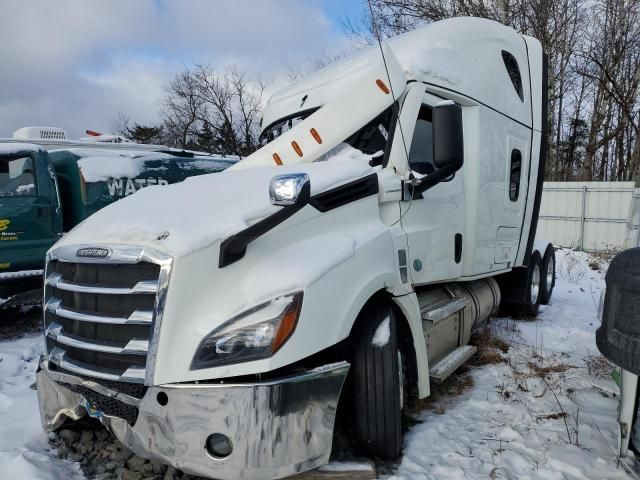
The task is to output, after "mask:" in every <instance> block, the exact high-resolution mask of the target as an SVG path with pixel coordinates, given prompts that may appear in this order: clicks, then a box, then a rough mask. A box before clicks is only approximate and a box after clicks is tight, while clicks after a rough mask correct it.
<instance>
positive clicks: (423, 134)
mask: <svg viewBox="0 0 640 480" xmlns="http://www.w3.org/2000/svg"><path fill="white" fill-rule="evenodd" d="M409 165H410V166H411V170H413V171H415V172H418V173H421V174H423V175H429V174H430V173H433V172H434V171H435V167H434V165H433V122H432V117H431V107H428V106H426V105H422V107H420V113H419V114H418V119H417V120H416V128H415V130H414V132H413V139H412V140H411V150H409Z"/></svg>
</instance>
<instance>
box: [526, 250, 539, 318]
mask: <svg viewBox="0 0 640 480" xmlns="http://www.w3.org/2000/svg"><path fill="white" fill-rule="evenodd" d="M527 270H528V272H527V274H528V277H527V292H526V300H525V302H524V303H523V304H522V305H521V310H522V313H524V314H525V315H526V316H528V317H535V316H536V315H538V310H539V309H540V301H541V300H542V258H541V257H540V252H538V251H535V252H533V253H532V254H531V260H529V268H528V269H527Z"/></svg>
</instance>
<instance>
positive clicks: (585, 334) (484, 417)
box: [390, 250, 638, 480]
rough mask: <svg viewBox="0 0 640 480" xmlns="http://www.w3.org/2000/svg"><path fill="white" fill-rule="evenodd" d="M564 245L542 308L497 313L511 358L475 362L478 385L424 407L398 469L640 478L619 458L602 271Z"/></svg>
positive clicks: (401, 474)
mask: <svg viewBox="0 0 640 480" xmlns="http://www.w3.org/2000/svg"><path fill="white" fill-rule="evenodd" d="M556 255H557V261H558V268H559V271H558V272H557V281H556V287H555V290H554V293H553V298H552V300H551V304H550V305H548V306H542V307H541V312H540V314H539V316H538V318H537V319H536V320H534V321H526V320H513V319H494V320H492V322H491V329H492V332H493V333H494V334H495V335H497V336H499V337H500V338H502V339H504V340H506V341H507V342H508V343H510V344H511V348H510V350H509V352H508V353H507V354H506V355H505V357H506V360H507V362H508V363H499V364H497V365H487V366H483V367H478V368H474V369H472V370H471V371H470V376H471V378H472V379H473V387H472V388H470V389H469V390H468V391H466V392H465V393H463V394H462V395H460V396H458V397H453V398H448V399H446V400H445V402H444V405H439V408H438V409H434V410H426V411H424V412H423V413H422V414H421V415H420V421H421V423H419V424H418V425H417V426H415V427H413V428H412V429H411V430H410V432H409V433H408V434H407V436H406V438H405V447H404V457H403V458H402V461H401V463H400V466H399V467H398V469H397V474H396V476H395V477H390V478H402V479H405V478H411V479H443V478H455V479H476V478H477V479H487V478H490V479H518V480H525V479H549V480H555V479H558V480H560V479H563V480H574V479H575V480H577V479H594V480H595V479H598V480H600V479H627V478H637V476H636V474H631V475H630V474H628V473H627V472H626V471H625V469H624V468H623V467H622V466H621V467H620V468H617V463H616V459H615V454H614V452H615V451H616V449H617V425H616V414H617V412H616V409H617V406H618V397H617V395H618V387H617V386H616V385H615V383H614V382H613V381H612V380H611V378H610V376H609V372H608V371H607V367H606V364H604V363H603V362H600V361H599V360H601V357H600V356H599V352H598V350H597V348H596V345H595V330H596V328H597V327H598V326H599V323H600V322H599V320H598V316H597V312H598V304H599V298H600V292H601V290H602V289H603V287H604V271H600V272H598V271H594V270H592V269H591V268H589V266H588V262H589V260H590V257H589V256H588V255H587V254H584V253H579V252H570V251H567V250H560V251H558V252H557V254H556ZM603 267H606V264H604V265H603ZM436 410H437V411H438V412H439V413H440V414H438V413H436ZM626 463H628V464H629V465H631V467H628V466H627V468H634V469H635V471H638V470H637V468H638V467H637V464H635V465H633V464H634V463H635V462H633V461H631V460H630V461H628V462H626Z"/></svg>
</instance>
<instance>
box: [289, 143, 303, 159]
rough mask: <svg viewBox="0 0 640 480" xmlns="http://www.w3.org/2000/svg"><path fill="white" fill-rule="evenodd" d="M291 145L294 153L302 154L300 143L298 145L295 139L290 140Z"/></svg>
mask: <svg viewBox="0 0 640 480" xmlns="http://www.w3.org/2000/svg"><path fill="white" fill-rule="evenodd" d="M291 146H292V147H293V149H294V150H295V151H296V153H297V154H298V156H299V157H301V156H302V149H301V148H300V145H298V142H296V141H295V140H294V141H293V142H291Z"/></svg>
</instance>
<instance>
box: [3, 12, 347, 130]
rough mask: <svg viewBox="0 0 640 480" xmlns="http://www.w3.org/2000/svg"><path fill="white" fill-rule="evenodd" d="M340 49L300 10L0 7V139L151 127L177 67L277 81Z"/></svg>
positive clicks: (327, 29) (339, 41)
mask: <svg viewBox="0 0 640 480" xmlns="http://www.w3.org/2000/svg"><path fill="white" fill-rule="evenodd" d="M346 43H347V42H346V40H345V38H344V37H343V36H342V35H340V34H339V33H337V32H336V29H335V25H333V24H332V22H331V21H330V20H329V19H328V18H327V16H326V15H325V14H324V13H323V11H322V10H321V9H320V8H319V7H318V5H317V3H312V2H307V1H304V0H278V1H270V2H265V1H261V0H242V1H237V2H227V1H223V0H216V1H207V0H180V1H178V0H137V1H130V0H110V1H109V2H105V1H99V0H88V1H82V2H77V1H73V0H57V1H55V2H52V1H47V0H34V1H28V2H25V1H21V0H4V1H3V15H2V16H0V71H1V72H2V74H1V75H0V136H9V135H11V133H12V132H13V131H14V130H15V129H17V128H19V127H22V126H26V125H51V126H61V127H63V128H65V129H66V130H67V133H68V134H69V135H70V136H71V137H78V136H81V135H82V134H83V132H84V130H85V129H87V128H90V129H93V130H101V131H108V130H109V128H110V126H111V122H112V120H113V118H114V117H115V115H116V112H118V111H122V112H125V113H127V114H129V115H130V116H131V118H132V119H133V120H134V121H138V122H142V123H144V122H152V121H154V120H155V119H157V117H158V111H159V108H160V104H159V100H160V97H161V95H162V92H163V87H164V85H166V83H167V82H168V81H169V80H170V79H171V78H172V76H173V75H174V74H175V73H177V72H178V71H179V70H180V69H181V68H183V67H184V66H185V65H191V64H193V63H212V64H214V65H216V66H220V67H225V66H229V65H232V64H235V65H238V66H239V67H240V68H242V69H245V70H248V71H249V72H250V73H252V74H264V75H267V76H280V75H281V74H282V72H286V70H287V67H288V66H291V65H301V64H304V63H305V62H307V61H308V59H309V58H312V57H314V56H317V55H321V54H325V53H327V52H335V51H340V50H342V49H344V48H345V47H346Z"/></svg>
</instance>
